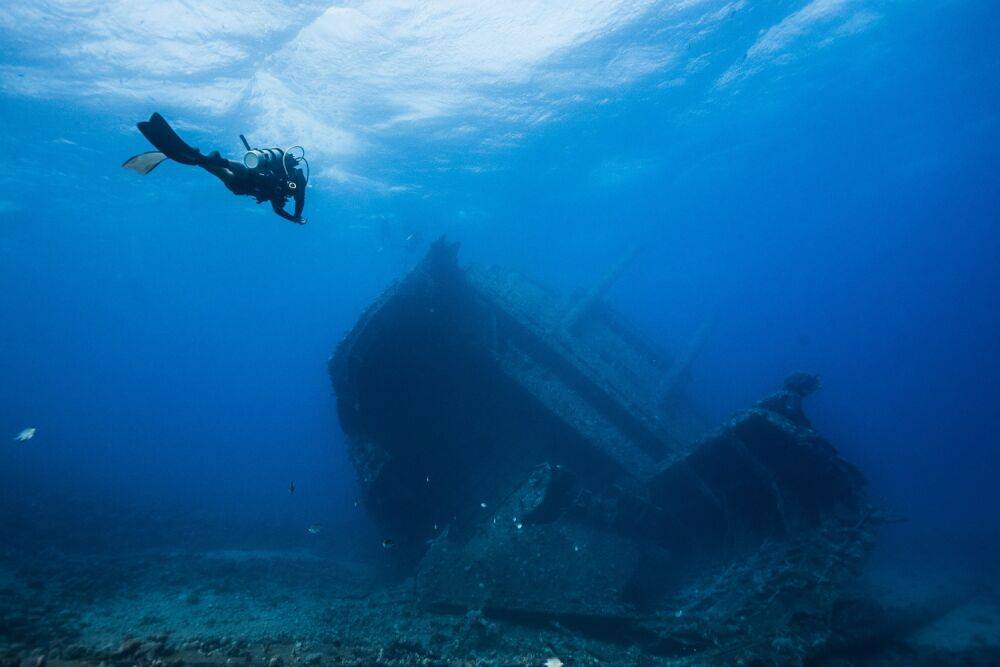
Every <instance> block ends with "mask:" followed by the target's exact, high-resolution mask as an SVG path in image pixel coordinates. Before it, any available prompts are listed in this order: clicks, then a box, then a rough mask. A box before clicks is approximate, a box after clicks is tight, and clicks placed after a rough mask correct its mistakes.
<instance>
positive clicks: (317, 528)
mask: <svg viewBox="0 0 1000 667" xmlns="http://www.w3.org/2000/svg"><path fill="white" fill-rule="evenodd" d="M306 530H307V531H309V534H310V535H317V534H319V532H320V531H321V530H323V526H322V525H321V524H318V523H314V524H313V525H311V526H309V527H308V528H306Z"/></svg>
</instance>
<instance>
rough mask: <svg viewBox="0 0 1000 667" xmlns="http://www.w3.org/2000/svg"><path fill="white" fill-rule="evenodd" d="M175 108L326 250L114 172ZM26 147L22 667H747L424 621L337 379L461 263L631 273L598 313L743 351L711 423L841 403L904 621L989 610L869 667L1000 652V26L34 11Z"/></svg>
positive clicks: (18, 260) (10, 176)
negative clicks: (379, 325)
mask: <svg viewBox="0 0 1000 667" xmlns="http://www.w3.org/2000/svg"><path fill="white" fill-rule="evenodd" d="M153 112H159V113H161V114H163V116H164V117H165V118H166V119H167V120H168V121H169V122H170V123H171V124H172V125H173V126H174V127H175V129H176V130H177V131H178V133H179V134H180V135H181V136H182V137H183V138H184V139H185V140H186V141H188V142H189V143H190V144H191V145H192V146H196V147H198V148H200V149H201V150H202V152H204V153H208V152H209V151H213V150H219V151H220V152H221V153H222V155H223V156H224V157H227V158H230V159H233V160H237V161H239V160H241V159H242V155H243V152H244V149H243V147H242V144H241V143H240V140H239V135H240V134H244V135H246V137H247V139H248V140H249V141H250V142H251V144H253V145H259V146H267V147H271V146H278V147H286V146H292V145H301V146H303V147H304V148H305V151H306V157H307V158H308V160H309V167H310V170H311V174H310V180H309V184H308V189H307V196H306V204H305V213H304V215H305V217H306V219H307V224H306V225H303V226H299V225H295V224H291V223H289V222H287V221H285V220H282V219H280V218H279V217H277V216H275V215H274V214H273V213H272V211H271V208H270V206H269V205H268V204H266V203H265V204H261V205H258V204H256V203H255V202H254V201H253V199H251V198H248V197H236V196H234V195H233V194H231V193H230V192H228V191H227V190H226V189H225V187H224V186H223V184H222V183H220V182H219V181H218V180H217V179H216V178H214V177H212V176H211V175H210V174H208V173H206V172H204V171H203V170H201V169H198V168H195V167H190V166H186V165H182V164H179V163H175V162H172V161H167V162H166V163H164V164H162V165H161V166H159V167H158V168H157V169H156V170H155V171H153V172H152V173H149V174H147V175H145V176H140V175H138V174H136V173H135V172H133V171H129V170H127V169H123V168H121V165H122V163H123V162H124V161H125V160H126V159H127V158H129V157H130V156H132V155H135V154H137V153H142V152H144V151H148V150H151V148H150V146H149V143H148V142H147V141H146V139H145V138H144V137H143V135H142V134H140V133H139V131H138V130H137V129H136V123H137V122H139V121H143V120H146V119H147V118H149V116H150V114H151V113H153ZM0 124H2V127H3V128H4V132H3V133H2V135H0V147H2V155H3V161H4V169H3V170H2V172H0V311H2V312H3V313H4V324H3V326H2V327H0V436H2V437H0V665H7V664H11V665H14V664H20V662H21V661H29V662H30V663H31V664H32V665H35V664H36V661H37V660H42V662H45V661H48V662H52V663H55V664H63V663H66V664H69V663H73V664H85V663H86V664H89V663H94V664H96V663H98V662H101V661H102V660H103V661H105V662H106V663H108V664H111V663H116V664H117V663H121V664H136V663H144V664H154V662H155V661H156V660H159V661H160V663H159V664H166V663H170V662H171V661H173V662H174V663H176V664H180V663H181V662H188V663H199V664H223V663H225V662H226V660H227V659H229V660H239V661H246V662H248V663H250V662H252V663H254V664H258V663H259V664H267V663H268V661H271V663H270V664H272V665H277V664H279V662H274V660H275V659H277V660H278V661H280V663H287V664H294V663H296V662H299V663H314V664H315V663H323V664H326V663H328V662H329V663H331V664H332V663H337V662H339V663H343V664H460V661H461V660H469V661H470V663H475V664H537V665H542V664H546V662H545V661H546V660H550V659H553V658H555V659H558V660H560V661H561V662H560V663H558V664H562V663H563V662H564V663H565V664H568V665H571V664H659V663H660V662H664V663H666V662H669V661H670V660H681V659H684V660H687V659H690V660H692V662H690V663H677V664H714V663H718V664H738V663H737V660H738V653H735V652H734V653H727V654H725V655H718V654H713V657H705V655H704V654H703V655H702V657H701V658H697V657H695V658H681V657H679V655H680V654H672V653H670V652H669V651H668V650H667V649H666V648H664V645H665V643H664V642H663V641H659V643H657V642H652V643H650V642H649V641H647V639H646V638H648V637H649V636H650V635H649V632H650V631H649V629H648V628H646V627H644V628H643V630H642V632H641V633H639V632H636V633H632V631H631V630H629V631H625V630H622V634H621V636H618V637H615V636H613V635H614V633H612V636H610V637H608V636H606V635H605V636H595V635H594V633H592V632H589V631H588V629H587V628H586V627H583V628H579V629H574V628H569V629H567V627H564V626H566V625H567V621H566V620H565V619H561V620H560V619H559V618H557V619H556V620H551V619H550V620H549V621H545V622H544V623H542V624H541V627H539V625H538V624H537V617H535V616H532V617H531V618H532V622H531V623H524V622H519V620H520V621H523V620H524V619H518V618H513V619H512V618H509V617H506V616H504V615H503V614H497V615H495V617H491V614H490V611H489V609H488V608H482V609H480V608H477V609H472V610H466V609H464V608H463V609H460V610H458V611H456V610H454V609H449V610H433V611H431V610H427V609H426V607H425V606H423V605H421V604H419V603H417V602H414V603H413V606H412V607H410V606H407V605H410V598H409V597H408V596H409V595H410V592H411V589H410V588H409V587H410V586H411V585H412V578H413V577H414V576H416V575H415V574H414V573H415V572H417V571H418V570H415V569H407V568H408V565H407V564H406V563H405V562H403V561H404V560H405V559H403V558H402V557H401V556H400V555H399V554H400V553H402V551H403V550H402V549H397V548H394V545H393V542H392V540H396V541H398V540H399V536H397V535H395V534H390V533H391V531H389V530H388V529H387V528H386V524H384V523H380V522H379V520H378V519H377V514H378V513H377V511H376V512H374V514H375V516H374V517H373V512H372V511H371V507H370V506H369V501H370V497H369V496H368V495H367V494H368V491H367V489H366V487H365V485H364V482H363V481H359V473H358V471H357V470H356V468H355V464H356V460H355V458H352V456H351V454H350V452H351V448H350V442H349V438H348V437H347V436H345V433H344V429H342V427H341V424H340V423H339V421H338V406H337V397H336V396H335V393H334V391H333V387H332V386H331V380H330V376H329V373H328V369H327V363H328V360H329V359H330V357H331V355H333V354H334V351H335V348H336V346H337V344H338V343H339V342H340V341H341V340H342V339H343V338H344V336H345V335H346V334H347V333H348V332H349V331H351V330H352V328H353V327H354V326H355V323H356V322H358V319H359V317H361V316H362V314H363V313H364V312H365V310H366V308H369V305H370V304H372V303H373V302H376V300H377V299H378V298H379V295H380V294H382V293H383V291H384V290H386V288H387V287H389V286H390V285H391V284H392V283H393V281H396V280H398V279H400V278H402V277H403V276H405V275H407V273H408V272H409V271H411V270H412V269H413V268H414V267H417V266H419V265H420V262H421V260H422V259H423V258H424V256H425V254H426V253H427V252H428V249H429V248H430V247H431V246H432V244H433V242H434V241H435V240H436V239H438V238H441V237H444V238H446V239H447V240H448V241H449V242H458V243H460V249H459V254H458V261H459V263H460V265H462V266H471V265H498V266H502V267H506V268H507V269H512V270H515V271H517V272H518V273H520V274H523V275H526V276H529V277H530V278H531V279H532V280H535V281H538V282H539V283H541V284H544V285H547V286H549V287H551V288H552V289H553V290H555V291H556V292H558V293H561V294H568V295H572V294H581V293H586V292H587V291H588V290H591V289H593V288H594V287H595V286H596V285H599V284H601V281H602V276H604V275H605V274H606V272H608V271H609V270H611V269H612V267H614V266H616V265H617V264H618V263H619V262H620V261H621V260H622V257H624V256H627V255H628V254H629V253H630V252H632V251H633V249H637V252H636V254H635V257H634V259H632V261H631V262H628V263H627V265H625V268H624V269H623V271H622V272H621V274H620V275H619V276H617V279H616V280H615V281H614V283H613V284H612V285H610V287H609V288H608V290H607V292H606V293H604V294H603V299H604V302H605V303H607V304H608V306H610V307H611V308H613V309H614V310H615V311H617V312H618V313H620V314H621V315H622V317H623V318H624V319H625V320H627V321H629V322H631V323H632V325H634V327H635V328H636V329H637V330H638V331H641V332H642V335H643V336H644V337H645V338H646V339H648V340H649V341H652V343H654V344H655V345H657V346H660V347H662V348H663V349H666V350H672V351H680V350H683V349H685V347H686V346H688V345H689V343H690V341H691V340H692V339H694V338H695V337H696V336H697V335H698V332H699V331H700V330H702V327H703V325H704V324H705V323H706V322H709V321H711V322H712V323H713V324H712V327H711V334H710V335H709V337H708V338H707V340H706V342H705V344H704V347H703V348H702V349H701V351H700V353H699V354H698V356H697V358H696V359H695V360H694V361H693V364H692V366H691V369H690V379H689V381H688V384H687V385H686V389H685V391H686V392H687V394H688V395H689V399H690V401H691V403H692V404H693V405H695V406H697V411H698V413H699V414H701V415H703V416H704V418H705V420H706V421H707V422H708V423H710V424H711V425H713V427H716V426H718V425H721V424H724V423H725V422H726V420H727V419H729V418H730V417H731V416H732V415H733V414H734V413H737V411H739V410H743V409H746V408H749V407H751V406H753V405H754V404H755V403H756V401H758V400H759V399H762V398H763V397H765V396H767V395H768V394H771V393H772V392H774V391H776V390H779V389H780V388H781V387H782V380H783V379H784V378H785V377H786V376H788V375H789V374H790V373H792V372H795V371H804V372H808V373H815V374H817V375H818V376H819V377H820V378H821V383H822V387H821V389H820V390H819V391H818V392H817V393H816V394H815V396H812V397H811V398H809V399H808V401H807V404H806V412H807V413H808V414H809V418H810V420H811V422H812V426H813V427H814V428H815V430H816V431H817V432H818V433H820V434H822V436H823V437H824V438H826V439H827V440H829V442H830V443H832V445H833V446H834V447H835V448H836V452H837V453H838V454H839V456H840V457H841V458H842V459H843V460H844V461H847V462H849V463H850V464H852V465H854V466H856V467H857V469H858V470H860V472H861V473H862V474H863V475H864V477H865V478H866V479H867V497H868V501H869V502H870V503H871V504H872V506H877V507H878V508H879V511H880V512H884V513H885V514H886V515H887V516H889V515H891V517H892V519H891V522H889V523H888V525H885V526H882V527H880V528H879V529H878V531H877V533H876V538H875V542H874V546H873V551H872V553H871V554H870V557H869V559H868V562H869V565H868V566H867V567H868V568H869V569H868V570H867V572H868V573H867V574H866V575H864V576H865V577H867V578H868V579H869V580H872V581H873V582H874V583H872V584H871V585H872V586H873V587H874V588H875V589H877V590H880V591H887V590H888V591H891V592H890V593H886V595H887V596H890V597H889V598H885V599H883V600H882V602H881V604H884V606H885V607H886V608H888V607H893V606H898V605H901V604H902V603H900V602H899V600H903V599H910V598H919V599H930V598H934V599H939V598H940V597H941V596H942V595H943V596H945V597H949V596H950V597H949V599H951V597H956V596H957V597H959V598H961V602H960V603H955V604H953V605H947V611H946V612H945V611H942V613H940V614H936V615H933V618H931V617H930V616H928V617H927V619H926V620H927V622H926V623H923V622H921V623H916V622H914V623H912V624H910V625H907V626H906V627H907V628H909V629H912V630H913V634H912V635H906V636H905V637H904V636H902V635H899V636H893V637H892V639H891V641H887V642H886V646H890V647H891V651H895V653H892V654H891V656H890V657H889V658H886V657H885V655H884V654H882V653H879V652H878V651H872V652H870V653H869V654H865V655H864V656H863V657H858V656H857V655H855V656H854V657H852V658H850V659H849V660H848V664H855V663H856V664H917V663H918V662H919V661H920V660H930V661H931V662H924V663H922V664H933V663H934V662H937V661H940V662H939V663H938V664H940V663H941V662H943V663H947V662H948V661H949V660H955V661H956V662H955V663H954V664H959V663H958V661H960V660H966V661H967V662H965V663H962V664H991V663H992V664H995V663H993V660H994V659H997V660H1000V657H998V656H1000V598H998V597H997V596H998V595H1000V591H998V590H997V584H1000V579H998V576H1000V568H998V567H997V563H998V562H1000V476H998V472H997V466H998V464H1000V455H998V445H1000V442H998V436H997V433H998V429H997V417H998V414H1000V408H998V406H1000V383H998V378H1000V261H998V260H1000V6H998V5H997V4H996V3H993V2H988V1H985V0H964V1H963V0H941V1H935V2H901V1H898V0H767V1H765V0H683V1H682V0H662V1H652V0H581V1H579V2H572V3H558V2H557V3H548V2H540V1H538V0H511V1H507V2H495V3H482V2H466V1H464V0H455V1H454V2H446V1H442V2H409V1H407V0H383V1H378V0H358V1H353V0H348V1H345V2H343V3H331V2H329V1H325V2H324V1H322V0H288V1H286V2H277V1H271V0H252V1H250V2H245V3H224V2H216V1H214V0H210V1H205V2H193V1H191V2H189V1H185V0H160V1H158V2H150V1H147V0H141V1H134V2H133V1H127V0H112V1H109V2H96V1H95V2H87V1H83V0H39V1H38V2H34V3H20V4H17V3H8V4H7V5H5V6H4V7H3V8H2V9H0ZM400 344H401V345H406V344H407V343H404V342H401V343H400ZM626 402H627V401H626ZM341 414H342V413H341ZM510 418H511V419H512V420H514V419H518V415H517V414H514V413H512V414H511V417H510ZM32 428H33V429H35V431H34V432H32V433H30V434H26V433H24V430H25V429H32ZM18 436H21V437H20V438H19V437H18ZM29 436H30V437H29ZM456 465H458V464H456ZM456 474H457V475H458V476H461V475H463V474H464V472H463V471H462V470H458V471H456ZM471 474H472V473H471V472H470V475H471ZM477 474H478V473H477ZM497 474H498V475H499V474H500V473H499V472H498V473H497ZM428 483H430V480H428ZM292 484H294V490H293V489H292V488H291V486H290V485H292ZM489 504H490V505H491V506H492V504H493V501H492V500H491V501H490V503H489ZM485 505H486V503H485V502H484V509H485V508H486V507H485ZM677 511H679V512H683V511H684V507H683V506H681V507H680V508H679V509H678V510H677ZM902 519H905V521H903V522H897V520H902ZM515 521H516V518H515ZM310 527H312V528H314V530H310ZM435 528H437V526H435ZM518 530H520V525H518ZM453 532H454V531H453ZM384 540H388V542H383V541H384ZM421 548H423V547H421ZM410 565H412V563H411V564H410ZM852 590H853V589H852ZM942 591H944V593H942ZM956 591H959V592H957V593H956ZM969 591H972V592H969ZM886 599H888V600H890V601H889V602H886V601H885V600H886ZM401 600H402V601H401ZM404 607H405V609H406V610H407V612H406V614H404V615H403V616H393V614H396V613H401V612H399V610H400V609H402V608H404ZM671 613H673V612H671ZM678 613H679V612H678ZM508 616H509V615H508ZM570 616H571V615H570ZM570 616H567V618H570ZM913 617H914V618H916V616H913ZM526 618H527V616H526ZM574 618H575V617H574ZM616 618H617V617H616ZM630 618H631V617H630ZM678 618H679V616H678ZM907 618H910V617H907ZM359 619H360V620H359ZM630 622H631V620H630ZM436 624H437V625H436ZM449 624H450V625H449ZM508 624H509V625H508ZM917 626H919V627H917ZM615 627H617V626H615ZM893 627H896V626H893ZM900 627H901V626H900ZM553 628H555V629H553ZM908 631H909V630H908ZM657 632H659V631H658V630H657V631H653V633H654V634H656V633H657ZM435 633H436V634H437V635H440V636H441V637H445V638H443V639H436V638H435ZM453 636H455V637H460V640H454V641H452V639H451V638H452V637H453ZM658 636H660V637H661V638H662V636H663V635H662V634H661V635H658ZM741 641H742V640H741ZM753 641H754V642H758V643H759V642H760V641H763V640H759V639H754V640H753ZM129 642H134V646H133V645H132V644H130V643H129ZM774 642H777V640H776V639H775V640H774ZM766 643H767V645H768V646H771V645H772V641H771V639H770V638H769V639H767V640H766ZM751 645H752V646H756V645H757V644H754V643H752V642H748V643H747V644H746V646H751ZM775 645H776V644H775ZM903 645H905V646H906V647H907V648H906V649H905V650H904V649H900V648H899V647H900V646H903ZM151 646H152V648H150V647H151ZM741 646H742V644H741ZM650 647H652V648H650ZM691 650H692V651H693V650H694V649H691ZM741 650H742V649H741ZM747 650H750V649H747ZM906 651H910V652H909V653H907V652H906ZM748 655H749V654H748ZM796 655H797V657H796V660H800V661H804V662H807V663H808V662H809V661H810V660H814V661H818V662H815V664H827V663H822V662H821V659H820V658H817V657H815V656H813V657H810V656H809V655H806V654H804V653H803V654H796ZM803 656H805V657H803ZM879 656H882V657H879ZM928 656H930V657H928ZM420 660H425V661H426V662H424V663H419V661H420ZM747 660H750V658H749V657H748V658H747ZM775 660H776V661H777V662H779V663H780V662H782V660H784V659H783V658H782V659H778V658H775ZM893 660H895V662H893ZM643 661H646V662H643ZM864 661H869V662H864ZM880 661H882V662H880ZM24 664H28V663H27V662H25V663H24ZM38 664H41V663H38ZM548 664H549V665H550V667H551V666H552V665H555V664H557V663H548ZM760 664H767V663H766V662H764V663H760ZM829 664H832V663H829ZM838 664H844V663H838Z"/></svg>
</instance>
